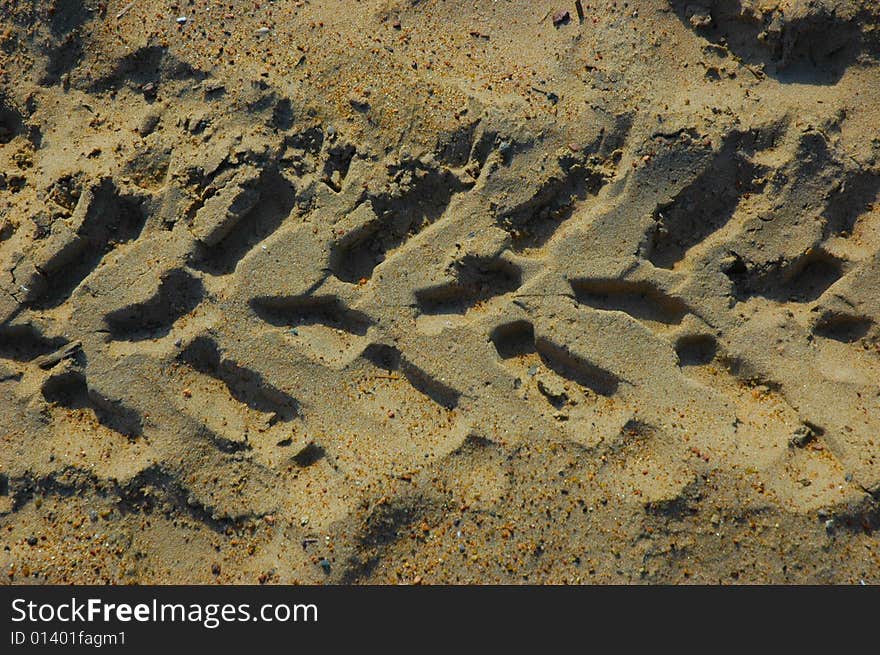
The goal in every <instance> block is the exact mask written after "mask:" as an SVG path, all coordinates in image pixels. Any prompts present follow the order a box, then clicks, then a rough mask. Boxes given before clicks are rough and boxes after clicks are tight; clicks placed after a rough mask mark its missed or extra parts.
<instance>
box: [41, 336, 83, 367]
mask: <svg viewBox="0 0 880 655" xmlns="http://www.w3.org/2000/svg"><path fill="white" fill-rule="evenodd" d="M81 347H82V341H73V342H71V343H68V344H66V345H64V346H62V347H61V348H59V349H58V350H56V351H55V352H53V353H49V354H48V355H43V356H42V357H37V358H36V359H35V360H34V363H35V364H36V365H37V366H39V367H40V368H43V369H48V368H52V367H53V366H55V364H57V363H58V362H60V361H61V360H62V359H67V358H68V357H73V356H74V355H75V354H76V351H77V350H79V349H80V348H81Z"/></svg>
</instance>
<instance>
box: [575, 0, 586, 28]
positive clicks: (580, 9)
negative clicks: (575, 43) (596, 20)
mask: <svg viewBox="0 0 880 655" xmlns="http://www.w3.org/2000/svg"><path fill="white" fill-rule="evenodd" d="M574 8H575V9H576V10H577V13H578V22H579V23H583V22H584V18H585V16H584V5H583V4H582V3H581V0H574Z"/></svg>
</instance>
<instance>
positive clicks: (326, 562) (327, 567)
mask: <svg viewBox="0 0 880 655" xmlns="http://www.w3.org/2000/svg"><path fill="white" fill-rule="evenodd" d="M318 565H319V566H320V567H321V568H322V569H324V573H326V574H327V575H330V560H329V559H327V558H326V557H325V558H324V559H322V560H321V561H320V562H318Z"/></svg>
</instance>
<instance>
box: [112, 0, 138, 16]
mask: <svg viewBox="0 0 880 655" xmlns="http://www.w3.org/2000/svg"><path fill="white" fill-rule="evenodd" d="M135 2H137V0H131V2H129V3H128V4H127V5H125V6H124V7H123V8H122V9H121V10H120V11H119V13H118V14H116V20H119V19H120V18H122V17H123V16H125V14H127V13H128V10H129V9H131V8H132V7H134V3H135Z"/></svg>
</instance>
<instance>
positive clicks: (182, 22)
mask: <svg viewBox="0 0 880 655" xmlns="http://www.w3.org/2000/svg"><path fill="white" fill-rule="evenodd" d="M188 20H189V19H188V18H187V17H186V16H178V17H177V24H178V25H186V21H188Z"/></svg>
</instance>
